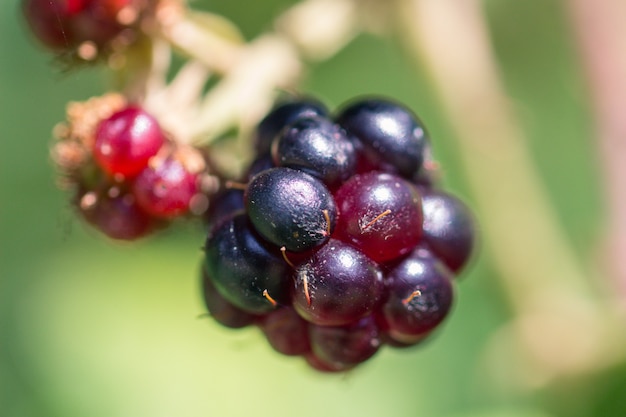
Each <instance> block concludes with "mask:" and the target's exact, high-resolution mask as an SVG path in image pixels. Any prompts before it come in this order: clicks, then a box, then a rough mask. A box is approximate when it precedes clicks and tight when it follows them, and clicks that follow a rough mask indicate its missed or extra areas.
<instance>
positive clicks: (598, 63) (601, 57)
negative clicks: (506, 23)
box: [565, 0, 626, 312]
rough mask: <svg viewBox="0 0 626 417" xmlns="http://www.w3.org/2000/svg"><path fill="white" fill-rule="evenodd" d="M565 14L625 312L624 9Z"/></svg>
mask: <svg viewBox="0 0 626 417" xmlns="http://www.w3.org/2000/svg"><path fill="white" fill-rule="evenodd" d="M565 4H566V5H567V7H568V8H569V12H570V15H571V19H572V24H573V29H574V32H575V35H576V36H577V39H578V46H579V51H580V55H581V58H582V64H583V66H584V69H585V70H586V73H587V76H588V82H589V87H590V89H589V91H590V94H591V99H592V105H593V112H594V116H595V121H596V135H595V137H596V139H597V145H598V151H599V156H600V160H601V164H600V166H601V168H602V169H603V173H604V178H605V182H604V185H605V190H604V191H605V195H606V203H607V208H608V213H607V214H608V219H607V224H606V230H607V235H608V239H607V248H606V249H607V252H608V253H607V255H606V256H607V258H608V259H605V261H606V262H607V263H608V264H609V268H610V274H611V275H612V276H613V277H614V280H615V283H614V285H615V286H616V287H617V288H618V290H619V294H620V295H621V303H622V308H623V309H624V312H626V261H625V260H624V255H625V254H626V187H624V180H625V179H626V24H625V22H626V3H625V2H624V1H622V0H572V1H568V2H565Z"/></svg>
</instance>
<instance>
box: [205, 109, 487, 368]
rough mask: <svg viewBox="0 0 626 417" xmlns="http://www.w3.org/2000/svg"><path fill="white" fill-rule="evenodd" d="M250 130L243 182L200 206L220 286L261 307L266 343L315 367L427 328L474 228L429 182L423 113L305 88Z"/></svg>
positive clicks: (445, 301)
mask: <svg viewBox="0 0 626 417" xmlns="http://www.w3.org/2000/svg"><path fill="white" fill-rule="evenodd" d="M254 140H255V148H256V150H257V154H256V155H255V157H254V159H253V163H252V164H251V166H250V168H249V169H248V171H247V173H246V175H245V180H244V181H245V182H246V184H245V185H242V186H241V187H239V186H238V187H237V189H232V190H227V191H225V192H223V194H222V199H221V200H219V199H218V200H217V201H216V202H215V203H214V206H213V207H212V208H211V209H210V210H209V214H208V221H209V223H211V224H212V225H213V226H212V227H211V231H210V232H209V237H208V239H207V244H206V265H207V272H208V275H209V276H210V277H211V282H212V283H213V284H214V285H215V288H216V289H217V292H218V293H219V295H220V296H222V297H223V298H224V299H225V300H227V302H228V303H232V304H233V305H234V307H235V308H237V309H240V310H242V311H244V312H246V314H253V315H257V317H258V319H257V320H256V324H257V325H258V327H259V328H260V329H261V331H262V332H263V334H264V335H265V337H266V339H267V341H268V342H269V344H270V345H271V346H272V348H273V349H274V350H276V351H277V352H279V353H282V354H284V355H289V356H301V357H302V358H303V359H304V361H305V362H306V363H307V364H308V365H309V366H310V367H311V368H313V369H315V370H317V371H320V372H346V371H349V370H351V369H354V368H355V367H357V366H358V365H359V364H361V363H363V362H365V361H367V360H368V359H369V358H371V357H372V356H374V355H375V354H376V352H377V351H378V350H379V349H380V348H381V346H383V345H387V346H388V347H392V348H404V347H408V346H413V345H415V344H417V343H419V342H421V341H422V340H423V339H425V338H427V337H428V336H429V335H430V334H431V333H432V332H433V331H435V330H436V329H437V328H438V327H439V326H440V325H441V323H442V322H443V321H444V320H445V318H446V317H447V315H448V313H449V311H450V309H451V307H452V303H453V299H454V282H453V278H454V274H455V273H458V272H459V271H460V270H461V268H462V267H463V265H464V264H466V263H467V260H468V258H469V257H470V256H471V253H472V248H473V246H474V245H473V242H474V233H475V230H474V226H473V218H472V216H471V214H470V212H469V209H468V208H467V206H465V205H464V204H463V203H462V202H460V200H458V199H457V198H455V197H453V196H452V195H450V194H447V193H445V192H443V191H441V190H439V189H438V188H437V181H436V179H437V178H436V175H435V174H436V172H435V170H436V163H435V161H434V159H433V156H432V153H431V146H430V142H429V141H428V140H427V137H426V133H425V129H424V127H423V125H422V124H421V122H420V121H419V119H418V118H417V117H416V116H415V115H413V114H412V113H411V112H410V111H409V110H408V109H407V108H405V107H404V106H402V105H400V104H397V103H394V102H391V101H389V100H381V99H366V100H359V101H356V102H353V103H352V104H349V105H348V106H345V107H344V108H343V110H341V111H340V112H339V114H338V115H335V116H334V117H333V116H332V115H329V114H328V112H327V110H326V108H325V107H323V105H319V104H317V102H315V101H309V100H306V101H300V102H292V103H288V104H285V105H281V106H279V107H277V108H276V109H275V110H273V111H272V112H271V113H270V114H269V115H268V116H267V117H266V118H265V119H264V120H263V121H262V122H261V124H260V126H259V128H258V129H257V132H256V136H255V139H254ZM270 144H271V145H270ZM239 188H242V189H245V191H241V190H240V189H239ZM218 320H219V319H218Z"/></svg>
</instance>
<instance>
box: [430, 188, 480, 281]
mask: <svg viewBox="0 0 626 417" xmlns="http://www.w3.org/2000/svg"><path fill="white" fill-rule="evenodd" d="M422 206H423V211H424V226H423V228H424V242H425V243H426V244H427V245H428V246H429V247H430V249H432V251H433V252H434V253H435V255H437V257H439V258H440V259H441V260H442V261H443V262H444V263H445V264H446V265H447V266H448V268H450V269H451V270H452V271H453V272H457V271H459V270H460V269H461V268H463V266H464V265H465V264H466V263H467V261H468V259H469V258H470V256H471V254H472V250H473V248H474V236H475V226H474V217H473V216H472V213H471V212H470V210H469V208H468V207H467V206H466V205H465V203H463V202H462V201H461V200H459V199H458V198H457V197H455V196H453V195H451V194H448V193H446V192H444V191H440V190H428V191H424V193H423V194H422Z"/></svg>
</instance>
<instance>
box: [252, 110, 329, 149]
mask: <svg viewBox="0 0 626 417" xmlns="http://www.w3.org/2000/svg"><path fill="white" fill-rule="evenodd" d="M327 115H328V110H327V109H326V107H325V106H324V105H323V104H322V103H320V102H319V101H317V100H313V99H303V100H297V101H292V102H286V103H282V104H279V105H278V106H276V107H275V108H274V109H273V110H272V111H271V112H270V113H269V114H268V115H267V116H265V117H264V118H263V120H261V122H260V123H259V126H258V127H257V130H256V134H255V137H254V148H255V150H256V153H257V155H264V154H268V153H269V152H270V147H271V146H272V141H273V140H274V138H275V137H276V135H278V134H279V133H280V131H281V130H283V128H284V127H285V126H287V125H288V124H291V123H293V122H295V121H296V120H298V119H300V118H304V117H315V116H321V117H324V116H327Z"/></svg>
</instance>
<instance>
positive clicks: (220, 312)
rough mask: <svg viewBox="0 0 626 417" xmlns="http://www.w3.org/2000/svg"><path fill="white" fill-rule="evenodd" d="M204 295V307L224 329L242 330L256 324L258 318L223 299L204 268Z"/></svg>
mask: <svg viewBox="0 0 626 417" xmlns="http://www.w3.org/2000/svg"><path fill="white" fill-rule="evenodd" d="M202 295H203V300H204V305H205V306H206V308H207V310H208V312H209V315H210V316H211V318H212V319H213V320H215V321H216V322H218V323H219V324H221V325H222V326H224V327H228V328H230V329H240V328H242V327H246V326H248V325H250V324H252V323H254V321H255V320H256V319H257V317H258V316H255V315H253V314H250V313H247V312H245V311H243V310H242V309H240V308H237V307H235V306H234V305H232V304H231V303H229V302H228V301H227V300H226V299H225V298H224V297H222V295H221V294H220V293H219V292H218V291H217V289H216V288H215V286H214V285H213V283H212V282H211V279H210V278H209V276H208V275H207V273H206V271H205V270H204V268H203V271H202Z"/></svg>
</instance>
